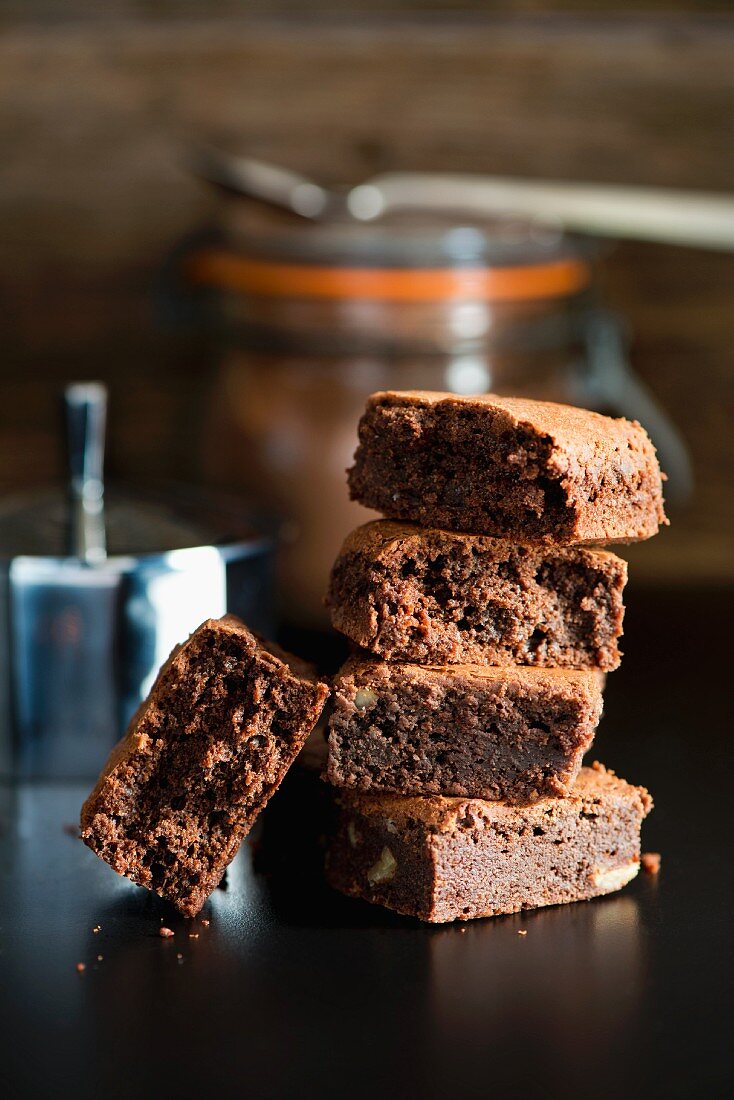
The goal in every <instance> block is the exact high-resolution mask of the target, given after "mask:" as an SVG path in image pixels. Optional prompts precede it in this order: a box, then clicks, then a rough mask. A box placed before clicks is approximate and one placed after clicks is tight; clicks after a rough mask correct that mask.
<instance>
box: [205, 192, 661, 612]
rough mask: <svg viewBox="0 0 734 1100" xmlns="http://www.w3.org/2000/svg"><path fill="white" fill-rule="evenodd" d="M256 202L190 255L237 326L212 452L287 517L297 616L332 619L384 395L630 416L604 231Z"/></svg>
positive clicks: (209, 437)
mask: <svg viewBox="0 0 734 1100" xmlns="http://www.w3.org/2000/svg"><path fill="white" fill-rule="evenodd" d="M243 206H244V207H247V204H242V205H238V206H236V208H235V209H236V216H235V218H234V219H233V220H232V219H231V220H230V222H229V224H228V226H227V230H226V232H225V233H224V234H222V235H221V237H220V238H219V239H218V240H217V241H215V242H212V243H211V244H210V245H208V246H204V247H199V248H197V249H194V250H193V251H192V252H191V253H190V254H189V255H188V257H187V259H186V261H185V273H186V276H187V279H188V281H189V282H190V283H191V284H193V285H194V286H196V287H198V288H200V289H206V290H207V291H208V292H209V294H208V298H209V301H210V304H212V305H213V306H214V310H215V314H216V316H217V318H218V321H219V322H220V328H219V331H220V333H221V334H222V335H223V337H224V339H223V344H222V348H221V352H220V356H219V366H218V369H217V372H216V380H215V384H214V388H213V392H212V395H211V405H210V408H209V410H208V421H207V422H208V430H207V432H206V435H205V447H204V454H203V464H204V468H205V472H206V474H207V476H208V477H210V478H212V479H216V481H217V482H218V483H219V484H221V485H226V486H228V487H230V488H239V489H244V490H247V492H248V493H249V494H250V495H251V496H253V497H254V498H255V499H256V500H257V501H258V502H259V503H261V504H262V505H263V506H265V507H266V508H269V509H271V510H272V509H274V510H276V511H277V512H279V513H280V514H281V515H282V516H283V517H284V519H285V521H286V523H285V528H284V530H285V541H284V547H283V551H282V554H281V565H280V593H281V597H282V608H283V613H284V616H285V618H286V619H287V620H288V621H290V622H291V623H293V624H296V625H299V626H307V627H319V626H322V625H324V624H325V622H326V613H325V610H324V605H323V598H324V593H325V590H326V586H327V580H328V575H329V570H330V568H331V565H332V563H333V561H334V558H335V556H336V554H337V552H338V550H339V547H340V545H341V543H342V541H343V539H344V537H345V535H346V534H347V533H348V532H349V531H350V530H351V529H352V528H353V527H354V526H356V525H357V524H359V523H364V522H365V521H366V520H368V519H370V518H372V513H370V512H368V511H367V510H366V509H364V508H362V507H361V506H360V505H358V504H355V503H353V502H351V501H350V500H349V496H348V490H347V485H346V477H345V471H346V469H347V467H348V466H349V465H350V464H351V460H352V455H353V453H354V449H355V446H356V442H357V424H358V421H359V418H360V415H361V413H362V411H363V408H364V403H365V399H366V397H367V396H368V395H369V394H370V393H373V392H375V391H377V390H384V389H401V390H406V389H429V390H445V391H451V392H454V393H459V394H479V393H485V392H487V391H491V392H495V393H504V394H515V395H520V394H522V395H526V396H532V397H538V398H545V399H548V400H557V401H565V402H569V403H572V404H579V405H585V406H587V407H590V408H598V409H600V410H602V411H608V412H612V413H615V414H618V415H619V414H622V415H629V413H630V393H631V391H630V389H629V385H628V383H629V382H630V381H631V380H632V376H631V374H630V372H629V371H628V369H627V368H626V364H625V362H624V354H623V349H622V350H620V349H621V344H619V340H618V329H617V328H616V326H615V325H614V323H613V322H612V321H611V320H610V318H609V317H608V316H607V315H606V314H603V313H602V312H601V311H600V310H599V307H598V304H597V302H596V296H595V293H594V267H595V252H594V249H593V248H592V247H591V245H590V243H589V242H588V241H586V242H582V241H580V240H577V239H573V238H570V237H567V236H564V235H562V234H560V233H558V232H554V231H552V230H548V229H540V228H538V227H537V226H533V225H528V224H519V223H511V222H493V223H488V224H471V225H467V224H461V225H456V224H450V223H447V222H445V221H440V220H435V219H434V220H433V221H431V222H430V223H427V222H426V221H425V220H420V219H418V220H415V219H409V218H406V217H403V218H399V219H398V218H396V219H392V220H390V221H387V220H386V221H384V222H381V223H380V224H379V225H377V226H376V225H370V226H362V225H352V224H348V225H347V224H343V225H337V224H327V225H317V224H308V223H300V222H295V221H293V222H289V223H287V225H283V224H281V225H277V226H276V225H275V224H273V223H271V224H269V225H267V226H263V223H262V222H261V221H259V220H257V219H252V218H251V217H248V218H247V221H246V223H245V224H243V218H242V207H243ZM605 328H606V336H604V330H605ZM610 338H611V344H610ZM615 340H616V342H617V345H618V346H617V347H616V350H615V348H614V347H613V346H612V345H614V343H615ZM595 345H598V346H597V348H596V351H595V350H594V346H595ZM610 348H611V350H612V354H611V359H613V360H615V365H614V366H613V367H610V365H609V362H607V364H606V366H605V369H604V371H602V372H601V374H600V372H599V370H597V369H596V367H595V359H598V358H599V357H600V355H601V356H602V357H603V355H602V352H604V354H606V357H607V359H610V355H609V351H610ZM604 349H606V350H604ZM615 373H616V375H617V376H618V377H617V380H616V382H614V381H613V376H614V375H615ZM622 376H623V377H624V384H623V385H620V384H619V383H620V378H621V377H622ZM635 384H636V385H637V386H638V388H639V383H635V382H633V389H634V385H635ZM643 396H644V395H643ZM638 397H639V394H638ZM632 404H633V405H634V404H635V403H634V401H633V402H632ZM636 407H637V406H635V408H636ZM655 411H656V416H657V417H658V419H659V418H660V414H659V410H657V409H656V410H655ZM648 413H649V409H648ZM638 415H639V414H638ZM647 420H648V426H650V425H649V416H648V418H647Z"/></svg>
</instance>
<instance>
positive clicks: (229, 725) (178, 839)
mask: <svg viewBox="0 0 734 1100" xmlns="http://www.w3.org/2000/svg"><path fill="white" fill-rule="evenodd" d="M328 694H329V690H328V688H327V686H326V685H325V684H322V683H319V681H318V680H317V679H316V677H315V675H314V674H313V672H312V670H311V667H310V665H307V664H306V663H305V662H303V661H300V660H298V659H297V658H295V657H291V656H290V655H289V654H286V653H284V652H283V651H282V650H280V649H278V647H276V646H271V645H270V644H269V643H265V642H262V641H261V640H260V639H258V638H256V637H255V636H254V635H253V634H251V633H250V631H249V630H248V629H247V627H246V626H245V625H244V623H241V622H240V621H239V620H238V619H236V618H234V616H230V615H227V616H226V617H225V618H223V619H210V620H208V621H207V622H205V623H204V624H203V625H202V626H200V627H199V629H198V630H196V631H195V632H194V633H193V634H192V635H191V637H190V638H189V639H188V641H187V642H185V643H184V644H183V645H182V646H181V647H179V648H178V649H176V650H174V652H173V653H172V654H171V656H170V658H169V660H168V661H167V662H166V664H165V665H164V666H163V668H162V669H161V671H160V673H159V675H158V678H157V680H156V682H155V684H154V686H153V688H152V690H151V693H150V695H149V696H148V699H147V700H146V701H145V703H143V705H142V706H141V707H140V709H139V710H138V712H137V714H136V715H135V716H134V718H133V720H132V722H131V724H130V726H129V728H128V731H127V733H126V734H125V737H124V738H123V739H122V741H121V742H120V743H119V744H118V745H117V747H116V748H115V749H114V750H113V752H112V755H111V756H110V758H109V760H108V761H107V764H106V766H105V768H104V771H103V772H102V774H101V776H100V778H99V780H98V782H97V785H96V787H95V788H94V790H93V791H92V793H91V794H90V796H89V798H88V799H87V801H86V802H85V803H84V807H83V808H82V815H81V835H82V839H83V840H84V841H85V843H86V844H88V845H89V847H90V848H91V849H92V851H94V852H96V853H97V855H98V856H100V857H101V858H102V859H103V860H105V862H107V863H109V865H110V866H111V867H112V868H113V869H114V870H115V871H117V872H118V873H119V874H121V875H126V876H127V877H128V878H130V879H132V881H133V882H136V883H138V884H139V885H140V886H145V887H146V888H147V889H148V890H152V891H153V892H154V893H156V894H159V895H160V896H161V897H163V898H167V899H168V900H169V901H171V902H172V903H173V904H174V905H175V906H176V908H177V909H178V910H179V911H180V912H181V913H183V914H184V915H185V916H193V915H194V914H195V913H197V912H198V911H199V909H201V907H202V905H203V904H204V902H205V901H206V899H207V897H208V896H209V894H210V893H211V892H212V890H213V889H214V888H215V886H216V885H217V884H218V883H219V881H220V879H221V878H222V876H223V874H224V872H225V870H226V868H227V865H228V864H229V863H230V861H231V860H232V859H233V858H234V856H235V854H236V852H237V849H238V848H239V846H240V842H241V841H242V838H243V837H244V836H245V835H246V834H247V832H248V831H249V829H250V827H251V826H252V824H253V822H254V820H255V818H256V817H257V815H258V814H259V813H260V811H261V810H262V808H263V807H264V806H265V804H266V803H267V801H268V799H269V798H270V796H271V795H272V794H273V792H274V791H275V790H276V789H277V787H278V785H279V784H280V782H281V780H282V779H283V776H284V775H285V773H286V771H287V769H288V768H289V766H290V765H291V763H292V762H293V760H294V758H295V756H296V754H297V753H298V752H299V750H300V749H301V748H302V746H303V744H304V742H305V740H306V738H307V737H308V735H309V733H310V732H311V730H312V729H313V727H314V726H315V724H316V722H317V721H318V718H319V715H320V713H321V710H322V709H323V706H324V702H325V700H326V698H327V696H328Z"/></svg>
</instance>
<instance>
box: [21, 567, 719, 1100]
mask: <svg viewBox="0 0 734 1100" xmlns="http://www.w3.org/2000/svg"><path fill="white" fill-rule="evenodd" d="M628 605H629V610H628V617H627V623H626V626H627V632H626V637H625V647H624V648H625V650H626V658H625V661H624V664H623V667H622V669H621V670H620V671H619V672H617V673H614V674H613V675H612V676H610V678H609V681H608V689H607V694H606V713H605V717H604V719H603V722H602V726H601V729H600V732H599V735H598V738H597V742H596V744H595V747H594V750H593V754H592V755H593V756H594V757H598V758H599V759H601V760H603V761H604V763H606V764H607V765H609V766H610V767H614V768H615V769H616V770H617V771H618V772H619V773H620V774H621V775H622V776H624V777H625V778H627V779H630V780H632V781H634V782H640V783H643V784H645V785H647V786H649V788H650V790H651V791H652V793H653V794H654V796H655V800H656V808H655V810H654V812H653V814H652V816H651V817H650V818H649V819H648V821H647V823H646V825H645V831H644V834H643V849H644V850H646V851H660V852H661V853H662V857H663V862H662V869H661V872H660V875H659V877H657V878H655V877H651V876H647V875H640V876H639V877H638V879H637V880H636V881H635V882H634V883H632V884H631V885H630V886H629V887H628V888H627V889H625V890H624V891H622V893H620V894H618V895H615V896H612V897H610V898H606V899H602V900H598V901H593V902H586V903H583V904H577V905H570V906H566V907H561V908H554V909H547V910H540V911H538V912H534V913H526V914H523V915H517V916H510V917H503V918H495V919H490V920H483V921H475V922H473V923H470V924H468V925H460V924H454V925H448V926H437V927H428V926H421V925H420V924H419V923H418V922H415V921H412V920H408V919H404V918H400V917H397V916H395V915H393V914H390V913H388V912H387V911H385V910H381V909H379V908H373V907H370V906H368V905H366V904H363V903H361V902H356V901H350V900H348V899H346V898H342V897H340V896H338V895H336V894H333V893H331V892H329V891H328V890H327V889H326V887H324V886H323V884H322V883H321V881H320V879H319V876H318V874H317V873H316V872H315V871H314V870H313V865H312V863H311V860H310V857H309V856H308V853H307V851H306V849H305V848H304V850H303V852H301V845H302V842H303V840H304V838H307V836H308V814H309V813H310V810H307V814H306V816H302V814H303V810H302V808H300V809H299V807H302V803H301V802H300V801H299V799H300V797H301V795H302V794H303V791H302V790H296V789H295V786H296V785H295V784H292V785H291V788H290V789H289V790H286V791H284V792H281V793H279V795H278V796H276V797H277V799H278V800H279V802H278V803H277V804H276V802H275V800H274V803H273V807H272V820H271V824H270V826H269V825H268V822H267V821H266V822H265V830H264V834H263V830H262V829H261V830H260V831H259V834H258V838H256V840H255V841H254V842H252V843H247V844H245V845H244V846H243V848H242V850H241V852H240V854H239V855H238V857H237V859H236V860H235V862H234V863H233V864H232V867H231V868H230V871H229V875H228V879H227V888H226V889H224V890H217V891H216V892H215V895H214V897H212V899H211V900H210V902H209V903H208V904H207V907H206V909H205V910H204V912H203V913H202V914H201V917H200V918H197V920H195V921H189V922H187V921H184V920H183V919H181V918H180V917H177V916H176V915H175V914H174V913H173V912H172V910H171V909H170V908H168V907H167V906H165V905H164V904H163V903H161V902H159V901H158V900H157V899H155V898H153V897H151V896H150V895H148V894H147V893H146V892H145V891H143V890H140V889H138V888H136V887H134V886H132V885H130V884H129V883H127V882H126V881H125V880H123V879H121V878H118V877H117V876H116V875H115V874H114V873H113V872H112V871H111V870H110V869H109V868H108V867H106V866H105V865H104V864H103V863H101V862H100V860H98V859H97V858H96V857H95V856H94V855H93V854H92V853H91V852H90V851H88V850H87V849H86V848H85V847H84V846H83V845H82V844H81V843H80V842H79V841H78V840H76V839H75V838H74V837H73V836H72V835H70V833H71V832H73V829H71V830H70V829H67V828H65V826H69V825H71V826H73V825H74V824H75V823H76V821H77V819H78V811H79V807H80V804H81V802H82V800H83V797H84V795H85V794H86V788H84V787H83V786H81V785H78V786H56V787H53V786H49V785H43V786H38V785H36V786H22V787H17V788H9V787H6V788H4V789H2V790H0V826H1V829H2V832H1V835H0V1097H6V1096H7V1097H15V1096H18V1097H24V1098H25V1097H33V1098H35V1097H39V1098H45V1097H54V1098H55V1097H60V1096H74V1097H77V1098H83V1097H93V1098H95V1100H96V1098H116V1097H136V1098H142V1097H148V1096H161V1097H189V1096H200V1095H201V1096H208V1095H212V1096H215V1097H230V1096H233V1097H234V1096H237V1097H250V1096H252V1097H258V1098H259V1097H310V1096H329V1097H330V1096H339V1097H342V1096H344V1097H352V1096H362V1095H366V1094H371V1095H372V1094H375V1095H377V1096H378V1097H379V1096H385V1097H392V1096H401V1097H403V1096H404V1097H405V1098H406V1100H408V1098H412V1097H433V1096H439V1095H445V1094H451V1095H453V1094H462V1095H473V1096H477V1097H485V1096H487V1097H488V1096H494V1095H495V1094H496V1091H497V1089H508V1088H510V1089H511V1090H512V1095H513V1097H517V1098H521V1097H536V1096H537V1097H546V1096H548V1097H555V1096H564V1097H569V1096H570V1097H576V1096H582V1095H583V1096H590V1097H594V1096H596V1097H598V1096H606V1095H623V1096H626V1097H634V1096H638V1095H640V1096H641V1095H643V1094H647V1095H649V1096H661V1097H663V1096H665V1097H672V1096H674V1097H678V1096H681V1097H689V1096H703V1097H711V1096H720V1095H725V1094H726V1093H727V1091H728V1088H729V1087H731V1085H732V1083H733V1081H732V1078H733V1075H732V1070H731V1052H732V1031H731V1020H732V1010H731V1008H730V1002H731V999H732V992H731V989H732V984H731V983H732V967H731V962H732V948H731V944H732V934H731V927H732V905H733V903H734V893H733V891H732V876H731V871H730V864H731V854H730V850H729V849H730V836H731V827H730V820H731V812H732V800H733V797H734V796H733V794H732V781H731V761H732V747H731V737H732V729H731V724H732V706H731V684H730V680H731V679H733V678H734V677H733V676H732V672H731V669H730V647H731V642H730V638H729V632H730V625H729V624H730V623H731V622H732V611H734V598H733V596H732V594H727V593H723V592H719V593H715V592H709V593H690V594H688V595H680V594H672V593H664V592H661V593H658V594H651V593H647V592H644V591H636V590H635V588H634V585H633V586H631V587H630V590H629V593H628ZM307 806H308V803H307ZM316 806H317V802H314V811H313V812H314V813H315V812H316ZM268 829H270V833H268ZM288 835H290V836H291V837H292V838H293V845H292V847H291V849H290V850H291V855H292V853H296V855H297V859H291V858H290V857H288V858H286V857H287V856H288V853H287V852H286V851H285V850H284V847H283V843H284V842H283V839H282V838H283V837H284V836H286V837H287V836H288ZM268 838H270V839H268ZM273 838H275V839H274V840H273ZM279 838H280V840H279ZM263 852H264V853H265V855H264V856H263ZM273 852H274V853H275V855H274V856H273ZM253 863H254V867H253ZM201 918H204V919H206V920H209V922H210V923H209V925H208V927H207V926H206V925H205V924H204V923H203V921H202V919H201ZM162 922H163V923H165V925H167V926H170V927H171V928H172V929H173V930H174V932H175V935H174V936H173V937H172V938H169V939H164V938H161V937H160V935H159V934H158V930H159V928H160V926H161V923H162ZM98 926H99V929H100V930H99V931H98V932H97V933H95V932H94V931H93V929H94V928H96V927H98ZM519 929H523V930H526V931H527V935H526V936H518V935H517V932H518V930H519ZM98 956H101V958H99V959H98ZM79 962H83V963H85V964H86V969H85V970H84V971H83V973H81V974H80V973H78V972H77V969H76V964H77V963H79Z"/></svg>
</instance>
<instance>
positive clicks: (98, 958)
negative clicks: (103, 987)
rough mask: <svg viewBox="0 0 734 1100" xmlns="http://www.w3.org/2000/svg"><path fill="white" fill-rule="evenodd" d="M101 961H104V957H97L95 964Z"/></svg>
mask: <svg viewBox="0 0 734 1100" xmlns="http://www.w3.org/2000/svg"><path fill="white" fill-rule="evenodd" d="M103 961H104V955H97V962H98V963H101V962H103Z"/></svg>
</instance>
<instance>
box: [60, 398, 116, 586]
mask: <svg viewBox="0 0 734 1100" xmlns="http://www.w3.org/2000/svg"><path fill="white" fill-rule="evenodd" d="M64 404H65V407H66V430H67V445H68V452H69V491H70V497H71V523H70V538H71V547H70V549H71V553H72V554H73V555H74V556H75V557H78V558H80V559H81V561H84V562H87V563H88V564H90V565H94V564H96V563H97V562H100V561H104V560H105V559H106V557H107V543H106V536H105V517H104V476H103V471H104V446H105V428H106V423H107V387H106V386H104V385H102V383H101V382H75V383H73V384H71V385H69V386H67V387H66V388H65V390H64Z"/></svg>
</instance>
